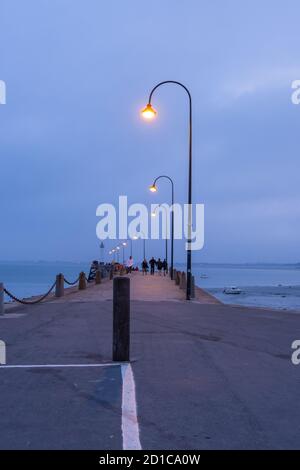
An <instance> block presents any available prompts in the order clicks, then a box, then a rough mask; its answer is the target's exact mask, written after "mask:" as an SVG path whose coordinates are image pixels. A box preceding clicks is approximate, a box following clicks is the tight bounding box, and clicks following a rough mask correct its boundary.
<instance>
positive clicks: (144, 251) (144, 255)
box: [133, 232, 146, 259]
mask: <svg viewBox="0 0 300 470" xmlns="http://www.w3.org/2000/svg"><path fill="white" fill-rule="evenodd" d="M140 233H141V234H142V235H143V237H144V238H143V259H146V237H145V234H144V232H140ZM139 238H140V237H138V236H137V235H134V237H133V239H134V240H138V239H139Z"/></svg>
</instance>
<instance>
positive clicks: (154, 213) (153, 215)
mask: <svg viewBox="0 0 300 470" xmlns="http://www.w3.org/2000/svg"><path fill="white" fill-rule="evenodd" d="M159 207H162V208H163V209H164V211H165V214H166V233H168V211H167V209H166V207H165V206H163V205H162V204H158V205H157V206H156V207H155V208H154V211H152V212H151V216H152V217H156V210H157V209H158V208H159ZM165 258H166V262H167V264H168V238H167V237H166V255H165ZM171 276H172V274H171ZM172 279H173V276H172Z"/></svg>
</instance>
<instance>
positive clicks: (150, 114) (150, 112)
mask: <svg viewBox="0 0 300 470" xmlns="http://www.w3.org/2000/svg"><path fill="white" fill-rule="evenodd" d="M166 84H174V85H179V86H180V87H181V88H183V89H184V90H185V91H186V93H187V95H188V99H189V155H188V237H187V262H186V271H187V273H186V274H187V275H186V277H187V282H186V299H187V300H190V299H191V284H192V282H191V281H192V250H191V241H192V240H191V238H192V97H191V94H190V92H189V90H188V89H187V88H186V86H184V85H183V84H182V83H180V82H177V81H174V80H166V81H163V82H160V83H158V84H157V85H156V86H155V87H154V88H153V89H152V90H151V92H150V95H149V100H148V104H147V106H146V107H145V108H144V109H143V110H142V116H143V117H144V118H145V119H147V120H151V119H153V118H154V117H155V116H156V114H157V111H156V110H155V109H154V108H153V107H152V104H151V100H152V95H153V93H154V91H155V90H156V89H157V88H158V87H160V86H161V85H166Z"/></svg>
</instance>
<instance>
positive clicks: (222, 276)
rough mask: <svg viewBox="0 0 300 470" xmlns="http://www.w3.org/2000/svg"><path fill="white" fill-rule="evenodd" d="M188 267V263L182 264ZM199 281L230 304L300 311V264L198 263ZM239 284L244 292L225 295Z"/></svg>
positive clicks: (202, 285)
mask: <svg viewBox="0 0 300 470" xmlns="http://www.w3.org/2000/svg"><path fill="white" fill-rule="evenodd" d="M178 269H184V265H178ZM193 274H194V276H195V283H196V285H198V286H199V287H201V288H203V289H205V290H207V291H208V292H209V293H211V294H213V295H214V296H215V297H217V298H218V299H219V300H221V301H222V302H224V303H227V304H236V305H245V306H257V307H269V308H276V309H282V310H299V311H300V264H293V265H288V264H286V265H284V264H267V265H266V264H251V265H249V264H243V265H241V264H239V265H230V264H196V263H195V264H194V265H193ZM231 286H236V287H239V288H240V289H241V291H242V292H241V294H225V293H224V292H223V290H224V288H225V287H231Z"/></svg>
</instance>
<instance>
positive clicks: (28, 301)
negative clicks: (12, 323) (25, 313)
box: [3, 281, 56, 305]
mask: <svg viewBox="0 0 300 470" xmlns="http://www.w3.org/2000/svg"><path fill="white" fill-rule="evenodd" d="M55 285H56V281H55V282H54V283H53V284H52V286H51V287H50V289H49V290H48V292H46V294H44V295H43V296H42V297H39V298H38V299H36V300H23V299H19V298H18V297H16V296H15V295H13V294H12V293H11V292H9V291H8V290H7V289H5V287H4V289H3V290H4V292H5V294H6V295H8V297H10V298H11V299H12V300H14V301H15V302H18V303H20V304H24V305H34V304H38V303H39V302H42V300H44V299H45V298H46V297H48V295H49V294H51V292H52V291H53V289H54V288H55Z"/></svg>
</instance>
